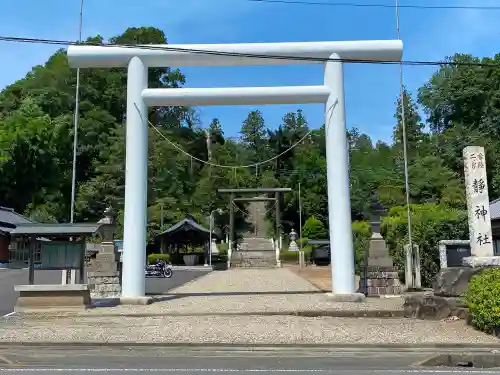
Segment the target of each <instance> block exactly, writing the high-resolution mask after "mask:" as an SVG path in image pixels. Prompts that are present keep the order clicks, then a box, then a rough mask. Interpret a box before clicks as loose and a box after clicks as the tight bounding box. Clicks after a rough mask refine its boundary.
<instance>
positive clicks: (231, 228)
mask: <svg viewBox="0 0 500 375" xmlns="http://www.w3.org/2000/svg"><path fill="white" fill-rule="evenodd" d="M290 191H292V189H290V188H244V189H219V190H218V192H219V193H223V194H229V249H228V254H227V255H228V257H229V258H230V257H231V253H232V252H233V250H234V246H235V244H236V241H235V228H234V202H238V201H240V202H262V201H276V243H277V244H278V245H277V246H278V248H279V239H280V236H281V220H280V217H281V210H280V194H282V193H288V192H290ZM252 193H255V194H272V193H274V198H269V197H251V198H249V197H236V195H243V194H252ZM280 250H281V249H280Z"/></svg>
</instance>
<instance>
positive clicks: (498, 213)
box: [490, 198, 500, 220]
mask: <svg viewBox="0 0 500 375" xmlns="http://www.w3.org/2000/svg"><path fill="white" fill-rule="evenodd" d="M490 216H491V220H498V219H500V198H498V199H495V200H494V201H492V202H490Z"/></svg>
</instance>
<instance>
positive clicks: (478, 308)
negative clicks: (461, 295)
mask: <svg viewBox="0 0 500 375" xmlns="http://www.w3.org/2000/svg"><path fill="white" fill-rule="evenodd" d="M465 301H466V303H467V306H468V307H469V319H470V322H471V324H472V325H473V326H474V328H476V329H479V330H481V331H484V332H487V333H497V330H498V329H499V328H500V269H499V268H489V269H485V270H484V271H481V272H479V273H477V274H476V275H474V277H472V279H471V280H470V282H469V289H468V291H467V293H466V295H465Z"/></svg>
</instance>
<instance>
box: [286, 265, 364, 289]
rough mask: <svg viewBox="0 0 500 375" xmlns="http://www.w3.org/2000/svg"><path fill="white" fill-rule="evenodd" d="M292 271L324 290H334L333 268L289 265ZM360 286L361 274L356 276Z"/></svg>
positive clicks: (357, 284)
mask: <svg viewBox="0 0 500 375" xmlns="http://www.w3.org/2000/svg"><path fill="white" fill-rule="evenodd" d="M286 268H288V269H289V270H290V271H292V272H294V273H296V274H297V275H299V276H300V277H302V278H304V279H306V280H307V281H309V282H310V283H311V284H313V285H314V286H315V287H317V288H318V289H319V290H321V291H323V292H331V291H332V268H331V266H327V267H318V266H307V267H304V268H301V267H300V266H298V265H287V266H286ZM358 286H359V276H356V287H358Z"/></svg>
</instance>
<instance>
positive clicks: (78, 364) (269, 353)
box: [0, 343, 498, 375]
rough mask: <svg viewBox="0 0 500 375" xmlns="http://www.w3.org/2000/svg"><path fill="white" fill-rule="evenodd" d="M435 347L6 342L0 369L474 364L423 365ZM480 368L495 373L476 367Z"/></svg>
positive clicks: (407, 368)
mask: <svg viewBox="0 0 500 375" xmlns="http://www.w3.org/2000/svg"><path fill="white" fill-rule="evenodd" d="M435 353H436V350H432V351H421V350H418V349H415V350H408V351H401V352H397V351H391V350H387V349H386V350H376V349H364V350H361V349H358V350H353V349H350V350H349V349H346V350H343V349H328V348H322V349H311V348H307V347H305V348H304V347H302V348H301V347H291V348H290V347H289V348H284V349H283V348H267V349H266V348H241V347H240V348H238V347H236V348H234V347H225V348H224V347H212V348H210V347H208V348H207V347H198V348H196V347H188V346H180V347H174V346H171V347H154V346H141V347H133V346H130V347H106V346H99V347H95V346H93V347H85V346H73V347H72V346H71V343H68V345H65V346H62V345H61V346H59V347H55V348H54V347H52V348H50V347H40V346H36V347H6V346H2V347H1V348H0V373H2V372H10V373H21V372H24V373H25V372H57V373H59V374H80V373H81V374H83V373H88V372H105V371H106V372H108V373H110V374H118V373H123V372H127V373H131V374H136V373H137V374H138V373H143V372H155V373H158V374H167V373H169V374H170V373H182V374H200V373H207V372H210V373H219V372H223V373H229V374H236V373H238V374H250V373H252V374H253V373H261V374H271V373H277V372H279V373H282V374H292V373H293V374H297V375H300V374H311V373H320V374H342V375H344V374H345V375H347V374H349V375H368V374H380V375H384V374H395V375H396V374H401V375H402V374H408V373H418V374H436V373H439V374H442V375H448V374H450V375H451V374H455V375H457V374H470V373H471V372H474V369H472V370H471V369H464V368H448V369H447V368H423V367H421V366H419V365H418V363H419V362H421V361H422V360H423V359H425V358H428V357H430V356H433V355H435ZM481 372H483V373H497V374H498V371H497V372H493V371H488V370H486V371H481Z"/></svg>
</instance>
